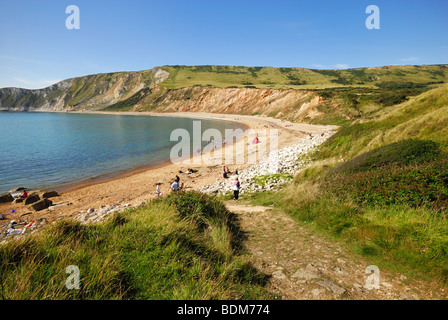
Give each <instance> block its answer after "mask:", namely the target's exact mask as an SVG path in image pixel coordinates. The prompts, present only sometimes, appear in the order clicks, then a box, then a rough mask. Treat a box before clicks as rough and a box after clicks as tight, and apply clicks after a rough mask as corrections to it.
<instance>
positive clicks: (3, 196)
mask: <svg viewBox="0 0 448 320" xmlns="http://www.w3.org/2000/svg"><path fill="white" fill-rule="evenodd" d="M13 200H14V198H13V197H12V195H10V194H9V192H8V193H3V194H1V195H0V203H6V202H12V201H13Z"/></svg>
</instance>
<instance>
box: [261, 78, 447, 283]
mask: <svg viewBox="0 0 448 320" xmlns="http://www.w3.org/2000/svg"><path fill="white" fill-rule="evenodd" d="M447 112H448V87H447V86H444V87H440V88H436V89H433V90H431V91H428V92H425V93H423V94H421V95H419V96H417V97H414V98H412V99H410V101H407V102H405V103H402V104H400V105H396V106H391V107H389V108H386V109H382V110H381V111H380V112H379V113H378V114H377V116H376V117H373V118H371V119H362V120H359V121H356V122H355V123H354V124H352V125H350V126H347V127H345V128H342V129H341V130H340V131H339V132H338V133H337V134H335V135H334V136H333V137H332V138H330V139H329V140H328V141H327V142H325V143H324V144H323V145H322V146H321V147H319V150H317V151H316V152H315V154H314V155H313V156H314V157H315V159H316V162H315V163H314V165H312V166H311V167H308V168H306V169H304V170H302V171H301V172H300V173H299V174H298V175H297V176H296V177H295V179H294V181H295V182H294V183H293V184H291V185H290V186H288V187H287V188H285V189H284V190H282V192H280V194H279V193H272V194H269V193H263V194H260V195H256V196H255V203H263V204H264V205H266V204H272V203H274V204H276V205H277V206H279V207H281V208H283V209H284V210H285V211H287V212H289V213H290V214H291V215H292V216H293V217H295V218H296V219H298V220H300V221H303V222H306V223H307V225H312V226H314V227H315V228H316V230H319V231H320V232H323V233H324V234H326V235H328V236H331V237H333V238H334V239H336V240H340V241H344V242H346V243H347V244H348V245H349V246H351V247H352V248H353V249H354V250H356V251H357V252H359V253H361V254H363V255H365V256H366V257H367V258H368V259H369V261H371V262H372V264H377V265H378V266H379V267H380V269H381V268H389V269H396V270H398V271H400V272H404V273H406V274H408V275H410V276H416V277H426V278H430V279H433V280H434V279H435V280H437V281H440V283H442V284H443V283H446V282H447V281H448V222H447V219H446V217H447V212H448V162H447V160H446V158H448V148H447V146H448V132H447V128H448V116H447ZM367 152H369V153H367ZM340 155H343V156H344V158H345V160H346V162H345V163H343V164H341V163H340V161H339V156H340ZM332 169H333V170H332Z"/></svg>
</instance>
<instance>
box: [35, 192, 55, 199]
mask: <svg viewBox="0 0 448 320" xmlns="http://www.w3.org/2000/svg"><path fill="white" fill-rule="evenodd" d="M39 195H40V197H41V198H42V199H47V198H53V197H58V196H59V193H57V192H56V191H43V192H41V193H39Z"/></svg>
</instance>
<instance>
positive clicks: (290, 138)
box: [0, 112, 337, 226]
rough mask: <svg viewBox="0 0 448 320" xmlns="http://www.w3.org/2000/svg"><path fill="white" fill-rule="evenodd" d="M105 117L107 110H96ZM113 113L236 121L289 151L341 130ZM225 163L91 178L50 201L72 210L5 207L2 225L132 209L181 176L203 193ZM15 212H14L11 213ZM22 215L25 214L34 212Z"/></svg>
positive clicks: (251, 119) (243, 119)
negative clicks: (108, 208)
mask: <svg viewBox="0 0 448 320" xmlns="http://www.w3.org/2000/svg"><path fill="white" fill-rule="evenodd" d="M96 113H106V112H96ZM107 113H108V114H126V115H136V116H138V115H151V116H164V117H184V118H194V119H210V120H223V121H232V122H237V123H240V124H243V125H245V126H246V127H247V128H248V129H253V130H259V129H277V130H278V146H279V148H280V149H281V148H284V147H285V146H289V145H292V144H295V143H297V142H299V141H300V140H301V139H303V138H307V137H308V135H309V134H321V133H322V132H324V131H326V130H332V129H336V128H337V127H335V126H316V125H309V124H298V123H292V122H288V121H282V120H279V119H274V118H267V117H258V116H246V115H233V114H211V113H188V112H176V113H151V112H137V113H132V112H121V113H120V112H107ZM227 166H228V167H229V169H230V170H231V171H234V170H235V167H236V166H237V167H238V170H239V171H241V170H244V169H245V168H247V167H249V166H252V164H248V163H245V164H241V165H240V164H238V165H233V166H232V165H227ZM188 168H192V169H195V170H197V172H195V173H192V174H186V173H179V171H183V172H186V171H187V170H188ZM221 172H222V164H206V163H203V164H191V165H188V166H187V165H183V164H173V163H172V162H171V161H168V162H167V163H166V164H163V165H159V166H156V167H154V166H153V167H148V168H140V169H137V170H131V171H127V172H124V173H122V174H119V175H112V176H111V177H108V178H104V179H99V180H98V179H92V180H90V181H84V182H82V183H78V184H74V185H70V186H63V187H61V188H55V190H56V191H58V192H59V193H60V196H58V197H54V198H51V200H52V202H53V205H57V204H64V203H68V202H69V203H71V204H70V205H67V206H61V207H58V208H57V209H55V210H47V209H45V210H42V211H37V212H33V211H30V209H29V208H28V206H25V205H23V204H22V203H19V204H11V203H7V204H0V213H1V214H2V215H3V216H4V217H5V218H6V219H5V220H3V221H1V222H0V226H3V225H6V224H7V223H9V221H11V220H16V221H17V222H19V221H23V219H25V218H26V219H27V221H28V222H30V221H33V220H35V219H37V218H41V217H44V218H46V219H47V220H48V221H49V222H51V221H54V220H57V219H61V218H66V217H73V216H75V215H78V214H79V213H80V212H81V211H83V210H87V209H89V208H94V209H98V208H99V207H100V206H102V205H117V204H130V205H132V206H136V205H139V204H140V203H142V202H146V201H147V200H148V199H150V198H153V197H156V196H157V195H156V186H155V184H156V183H158V182H160V183H162V185H161V191H162V192H163V193H164V194H167V193H169V192H170V185H171V183H172V181H173V179H174V178H175V176H176V175H178V176H179V177H180V183H181V184H182V183H183V184H184V189H185V190H186V191H188V190H193V189H195V190H199V189H200V188H201V187H202V186H204V185H208V184H211V183H213V182H216V181H217V179H223V178H222V177H221ZM18 187H19V186H18ZM12 210H14V211H15V212H14V213H12ZM29 212H31V213H30V214H27V215H25V216H22V217H20V216H21V215H23V214H25V213H29Z"/></svg>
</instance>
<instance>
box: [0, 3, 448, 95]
mask: <svg viewBox="0 0 448 320" xmlns="http://www.w3.org/2000/svg"><path fill="white" fill-rule="evenodd" d="M371 4H373V5H377V6H378V7H379V9H380V29H379V30H368V29H367V28H366V26H365V21H366V19H367V17H368V16H369V14H366V13H365V11H366V8H367V6H368V5H371ZM69 5H77V6H78V7H79V9H80V29H79V30H69V29H67V28H66V26H65V22H66V19H67V17H68V16H69V14H66V13H65V9H66V7H67V6H69ZM447 16H448V1H446V0H382V1H379V0H369V1H364V0H327V1H324V0H313V1H310V0H295V1H282V0H275V1H263V0H239V1H232V0H225V1H221V0H201V1H199V0H197V1H195V0H183V1H171V0H163V1H162V0H161V1H157V0H146V1H143V0H129V1H124V0H121V1H117V0H108V1H102V0H85V1H79V0H70V1H65V0H52V1H50V0H46V1H44V0H0V87H23V88H42V87H46V86H48V85H51V84H53V83H55V82H57V81H59V80H63V79H67V78H72V77H77V76H83V75H87V74H94V73H104V72H114V71H136V70H145V69H150V68H152V67H155V66H162V65H207V64H214V65H239V66H273V67H304V68H316V69H336V68H355V67H370V66H384V65H403V64H448V19H447Z"/></svg>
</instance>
